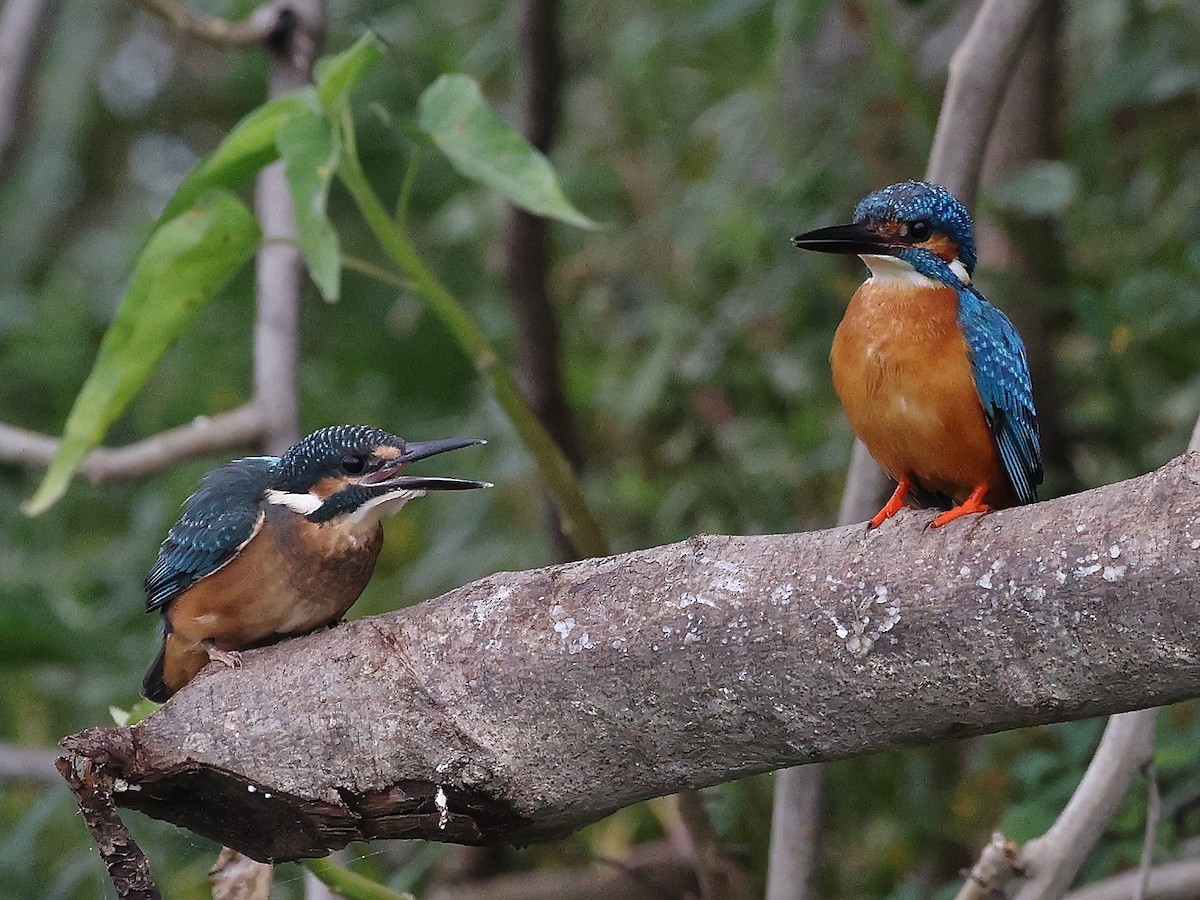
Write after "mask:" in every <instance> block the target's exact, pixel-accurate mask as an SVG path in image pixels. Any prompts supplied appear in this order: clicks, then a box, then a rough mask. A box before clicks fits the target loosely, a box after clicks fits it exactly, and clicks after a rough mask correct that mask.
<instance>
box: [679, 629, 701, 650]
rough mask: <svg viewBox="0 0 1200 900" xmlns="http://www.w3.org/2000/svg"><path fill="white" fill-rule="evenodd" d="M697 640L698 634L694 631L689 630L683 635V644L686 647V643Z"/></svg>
mask: <svg viewBox="0 0 1200 900" xmlns="http://www.w3.org/2000/svg"><path fill="white" fill-rule="evenodd" d="M698 640H700V635H698V634H696V632H694V631H689V632H688V633H687V634H685V635H684V636H683V645H684V646H685V647H686V646H687V645H688V644H694V643H696V641H698Z"/></svg>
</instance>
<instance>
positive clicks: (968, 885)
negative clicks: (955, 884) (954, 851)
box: [954, 831, 1020, 900]
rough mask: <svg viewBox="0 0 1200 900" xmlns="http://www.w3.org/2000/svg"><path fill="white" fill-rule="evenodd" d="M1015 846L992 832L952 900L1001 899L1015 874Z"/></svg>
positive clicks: (1016, 867) (1018, 864) (1018, 863)
mask: <svg viewBox="0 0 1200 900" xmlns="http://www.w3.org/2000/svg"><path fill="white" fill-rule="evenodd" d="M1018 854H1019V851H1018V849H1017V845H1016V844H1014V843H1013V842H1012V841H1010V840H1008V839H1007V838H1005V837H1004V835H1002V834H1001V833H1000V832H998V831H997V832H995V833H994V834H993V835H992V839H991V840H990V841H988V843H987V845H986V846H985V847H984V848H983V852H982V853H980V854H979V859H978V860H977V861H976V863H975V865H973V866H972V867H971V871H969V872H968V873H967V880H966V881H964V882H963V886H962V887H961V888H959V889H958V893H957V894H955V895H954V900H994V898H998V897H1004V896H1005V893H1004V889H1005V887H1007V886H1008V884H1009V882H1011V881H1012V880H1013V879H1014V878H1015V877H1016V876H1017V875H1018V874H1020V873H1019V871H1018V870H1019V869H1020V861H1019V855H1018Z"/></svg>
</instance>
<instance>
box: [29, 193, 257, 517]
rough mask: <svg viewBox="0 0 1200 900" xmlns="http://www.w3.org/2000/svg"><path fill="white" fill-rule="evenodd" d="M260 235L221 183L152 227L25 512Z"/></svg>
mask: <svg viewBox="0 0 1200 900" xmlns="http://www.w3.org/2000/svg"><path fill="white" fill-rule="evenodd" d="M258 240H259V233H258V226H257V225H256V224H255V222H254V216H253V215H251V213H250V210H248V209H247V208H246V207H245V205H244V204H243V203H242V202H241V201H240V200H238V199H237V198H236V197H234V196H233V195H232V194H230V193H229V192H228V191H224V190H213V191H209V192H208V193H206V194H204V195H202V196H201V197H200V198H199V199H198V200H197V201H196V203H195V205H194V206H192V207H191V208H189V209H187V210H186V211H184V212H183V213H182V214H180V215H179V216H177V217H175V218H174V219H171V220H170V221H169V222H166V223H164V224H163V225H160V226H159V227H158V229H157V230H156V231H155V232H154V234H153V235H151V237H150V240H149V241H147V243H146V247H145V249H143V250H142V255H141V256H140V257H139V259H138V261H137V265H136V266H135V268H134V271H133V275H132V277H131V278H130V280H129V287H128V288H127V289H126V291H125V296H124V297H123V298H122V299H121V305H120V307H119V308H118V310H117V316H116V319H114V320H113V323H112V325H111V326H110V327H109V329H108V332H107V333H106V334H105V335H104V340H103V341H102V342H101V344H100V353H99V355H98V356H97V357H96V362H95V363H93V365H92V371H91V373H90V374H89V375H88V378H87V381H86V382H85V383H84V385H83V388H82V389H81V390H80V392H79V396H78V397H76V398H75V405H74V406H73V407H72V408H71V414H70V415H69V416H68V417H67V424H66V426H65V427H64V429H63V437H62V443H61V444H60V445H59V448H58V453H57V454H56V455H55V457H54V460H53V461H52V462H51V463H50V469H49V471H48V472H46V477H45V478H43V479H42V483H41V485H40V486H39V487H38V489H37V492H36V493H35V494H34V495H33V497H32V498H31V499H30V500H29V501H28V502H27V503H26V504H25V507H24V508H25V512H26V513H28V514H29V515H37V514H38V513H41V512H44V511H45V510H46V509H47V508H48V507H49V506H50V505H51V504H53V503H54V502H55V501H56V500H58V499H59V498H60V497H61V496H62V495H63V494H64V493H65V492H66V490H67V485H68V483H69V482H70V480H71V476H72V475H73V474H74V473H75V471H76V469H78V468H79V464H80V463H81V462H82V461H83V458H84V457H85V456H86V455H87V454H88V452H89V451H90V450H91V449H92V448H93V447H95V446H96V445H97V444H99V443H100V441H101V439H102V438H103V437H104V433H105V432H106V431H107V430H108V427H109V426H110V425H111V424H112V423H113V421H114V420H115V419H116V418H117V416H119V415H120V414H121V412H122V411H123V410H124V409H125V407H126V406H127V405H128V404H129V401H130V400H132V399H133V397H134V395H135V394H136V393H137V392H138V390H139V389H140V388H141V386H142V385H143V384H144V383H145V382H146V379H147V378H148V377H149V375H150V372H151V371H152V370H153V369H154V366H155V365H156V364H157V363H158V361H159V360H160V359H161V358H162V356H163V354H164V353H166V352H167V350H168V348H170V347H171V345H172V344H174V343H175V341H176V340H178V339H179V337H180V335H182V334H183V333H184V331H186V330H187V327H188V326H189V325H190V324H191V323H192V320H193V319H195V317H196V314H197V313H198V312H199V311H200V309H201V308H202V307H203V306H204V304H205V303H207V302H208V301H209V299H211V298H212V297H213V295H215V294H216V293H217V291H219V290H220V289H221V288H222V287H223V286H224V285H225V283H226V282H227V281H229V279H230V278H231V277H232V276H233V274H234V273H235V272H236V271H237V270H238V269H239V268H240V267H241V265H242V264H243V263H244V262H245V261H246V259H247V257H249V256H250V254H251V253H252V252H253V251H254V248H255V247H256V246H257V245H258Z"/></svg>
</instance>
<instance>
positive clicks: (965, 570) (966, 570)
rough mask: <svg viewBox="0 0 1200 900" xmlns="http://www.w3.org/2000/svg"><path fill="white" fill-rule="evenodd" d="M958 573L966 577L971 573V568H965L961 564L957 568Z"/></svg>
mask: <svg viewBox="0 0 1200 900" xmlns="http://www.w3.org/2000/svg"><path fill="white" fill-rule="evenodd" d="M958 574H959V575H961V576H962V577H963V578H966V577H967V576H968V575H970V574H971V570H970V569H969V568H967V567H966V566H963V567H962V568H961V569H959V570H958Z"/></svg>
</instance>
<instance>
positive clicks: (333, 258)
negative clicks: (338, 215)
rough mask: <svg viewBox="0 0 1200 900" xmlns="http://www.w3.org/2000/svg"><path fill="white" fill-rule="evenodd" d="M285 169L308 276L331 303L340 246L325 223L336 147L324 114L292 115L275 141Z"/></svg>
mask: <svg viewBox="0 0 1200 900" xmlns="http://www.w3.org/2000/svg"><path fill="white" fill-rule="evenodd" d="M275 140H276V143H278V144H279V151H280V153H281V154H282V155H283V159H284V162H285V163H286V165H287V181H288V187H290V188H291V192H292V203H293V205H294V206H295V207H296V226H297V228H298V229H299V231H300V246H301V248H302V249H303V250H304V259H305V261H306V262H307V263H308V271H309V274H311V275H312V279H313V281H314V282H316V285H317V288H318V289H319V290H320V291H321V296H322V297H324V298H325V299H326V300H328V301H330V302H332V301H334V300H337V298H338V290H339V287H340V284H341V276H342V263H341V244H340V242H339V241H338V236H337V232H336V231H334V230H333V224H332V223H331V222H330V221H329V215H328V212H327V209H326V207H327V203H328V200H329V184H330V182H331V181H332V180H333V176H334V175H335V174H336V173H337V168H338V162H339V160H340V158H341V147H340V145H339V143H338V139H337V136H336V135H335V134H334V131H333V126H332V125H331V124H330V122H329V120H328V119H327V118H325V116H322V115H318V114H317V113H313V112H308V111H303V112H296V113H294V114H293V115H292V117H291V118H289V119H288V120H287V121H286V122H285V123H284V124H283V126H282V127H281V128H280V129H279V134H277V135H276V137H275Z"/></svg>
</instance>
